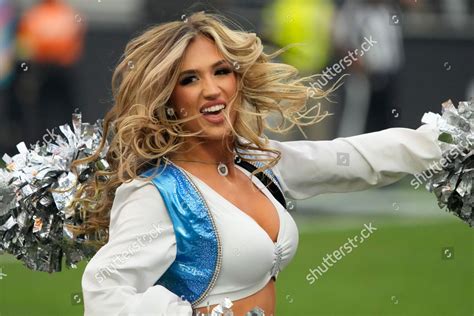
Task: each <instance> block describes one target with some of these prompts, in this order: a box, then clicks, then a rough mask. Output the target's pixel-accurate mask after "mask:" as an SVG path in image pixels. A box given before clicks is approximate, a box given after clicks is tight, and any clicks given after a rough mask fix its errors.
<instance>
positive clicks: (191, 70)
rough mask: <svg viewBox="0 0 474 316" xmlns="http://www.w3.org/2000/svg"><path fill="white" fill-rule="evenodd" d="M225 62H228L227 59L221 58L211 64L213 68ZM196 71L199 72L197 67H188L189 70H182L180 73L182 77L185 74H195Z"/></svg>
mask: <svg viewBox="0 0 474 316" xmlns="http://www.w3.org/2000/svg"><path fill="white" fill-rule="evenodd" d="M225 63H226V61H225V60H224V59H222V60H219V61H218V62H216V63H214V64H212V65H211V68H215V67H217V66H219V65H222V64H225ZM196 72H198V71H197V70H196V69H187V70H184V71H182V72H181V73H180V74H179V76H180V77H181V76H182V75H184V74H194V73H196Z"/></svg>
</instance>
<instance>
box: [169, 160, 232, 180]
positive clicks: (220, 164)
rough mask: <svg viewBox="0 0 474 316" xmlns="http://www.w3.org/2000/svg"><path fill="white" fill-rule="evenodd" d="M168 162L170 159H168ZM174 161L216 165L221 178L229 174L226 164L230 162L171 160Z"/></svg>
mask: <svg viewBox="0 0 474 316" xmlns="http://www.w3.org/2000/svg"><path fill="white" fill-rule="evenodd" d="M168 160H170V159H168ZM173 160H174V161H187V162H199V163H204V164H211V165H215V164H217V173H219V174H220V175H221V176H223V177H226V176H227V175H228V174H229V168H227V164H228V163H231V162H232V161H228V162H222V161H220V162H218V163H217V162H208V161H197V160H186V159H173Z"/></svg>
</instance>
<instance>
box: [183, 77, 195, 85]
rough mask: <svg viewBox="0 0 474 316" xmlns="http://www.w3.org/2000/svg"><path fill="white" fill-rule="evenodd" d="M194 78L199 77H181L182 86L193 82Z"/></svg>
mask: <svg viewBox="0 0 474 316" xmlns="http://www.w3.org/2000/svg"><path fill="white" fill-rule="evenodd" d="M193 79H197V78H196V76H188V77H184V78H183V79H181V81H180V82H179V84H180V85H182V86H185V85H187V84H190V83H191V82H193Z"/></svg>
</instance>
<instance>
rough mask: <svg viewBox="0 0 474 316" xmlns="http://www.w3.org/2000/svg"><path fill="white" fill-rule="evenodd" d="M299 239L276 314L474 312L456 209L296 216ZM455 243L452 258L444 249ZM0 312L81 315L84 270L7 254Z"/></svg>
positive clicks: (469, 231) (467, 234) (469, 257)
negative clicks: (346, 247) (358, 240)
mask: <svg viewBox="0 0 474 316" xmlns="http://www.w3.org/2000/svg"><path fill="white" fill-rule="evenodd" d="M297 222H298V225H299V227H300V243H299V248H298V252H297V254H296V257H295V259H294V260H293V261H292V262H291V263H290V265H289V266H288V267H287V268H286V269H285V270H284V271H283V272H281V273H280V275H279V278H278V281H277V283H276V285H277V291H278V304H277V315H364V316H365V315H417V316H418V315H430V316H433V315H460V316H461V315H464V316H472V315H474V308H473V300H474V299H473V297H474V288H473V283H474V273H473V268H474V265H473V264H474V260H473V255H474V235H473V232H474V231H473V228H469V227H468V225H467V224H465V223H462V222H461V221H459V220H457V219H456V218H454V217H453V216H450V217H449V218H448V217H442V218H441V219H431V220H429V219H426V218H398V217H375V216H372V217H370V218H369V217H365V218H364V217H355V218H349V219H347V218H346V217H344V219H343V220H342V219H341V217H311V218H306V217H305V218H297ZM369 222H372V225H373V226H374V227H376V228H377V231H375V232H373V234H372V235H371V236H370V237H369V238H368V239H366V240H365V241H364V243H363V244H360V245H359V246H358V247H357V248H356V249H354V250H353V251H352V252H351V253H349V254H346V256H345V257H343V258H342V259H341V260H339V261H338V262H337V263H336V264H334V266H333V267H331V268H329V270H328V271H327V272H326V273H324V274H323V275H322V276H321V277H320V278H319V280H317V281H316V282H315V283H313V284H312V285H310V284H309V282H308V281H307V280H306V274H307V273H308V269H309V268H313V267H315V266H317V265H319V264H321V262H322V260H323V257H324V256H325V255H326V253H332V252H333V251H334V250H336V249H338V248H339V247H340V246H341V245H342V244H344V243H345V242H346V241H347V238H348V237H351V236H354V235H356V234H359V232H360V230H361V229H362V228H363V226H364V224H365V223H369ZM445 247H452V250H453V251H452V255H451V258H450V259H448V258H446V257H443V253H442V252H443V248H445ZM0 266H1V267H2V271H3V273H4V274H6V275H7V276H4V277H3V278H2V280H0V290H1V294H0V315H1V316H17V315H18V316H20V315H48V316H53V315H61V316H62V315H82V314H83V306H82V305H81V301H80V299H81V298H80V296H75V295H76V294H78V295H80V292H81V273H82V270H83V269H84V266H85V264H84V263H82V264H80V265H79V266H78V269H76V270H67V269H66V270H64V271H63V272H61V273H56V274H52V275H49V274H47V273H39V272H33V271H29V270H28V269H26V268H25V267H23V266H22V264H21V263H18V262H15V260H14V259H12V258H11V257H10V256H6V255H3V256H1V257H0Z"/></svg>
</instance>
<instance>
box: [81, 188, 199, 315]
mask: <svg viewBox="0 0 474 316" xmlns="http://www.w3.org/2000/svg"><path fill="white" fill-rule="evenodd" d="M176 251H177V250H176V238H175V235H174V229H173V224H172V221H171V219H170V217H169V214H168V211H167V209H166V206H165V204H164V202H163V199H162V197H161V194H160V193H159V191H158V189H157V188H156V187H155V186H154V185H153V183H151V182H145V181H141V180H133V181H132V182H129V183H123V184H122V185H120V186H119V187H118V188H117V190H116V194H115V199H114V203H113V206H112V209H111V213H110V229H109V241H108V243H107V244H106V245H104V246H103V247H102V248H101V249H100V250H99V251H98V252H97V253H96V254H95V256H94V257H93V258H92V259H91V260H90V261H89V263H88V264H87V266H86V269H85V271H84V274H83V276H82V291H83V297H84V315H86V316H92V315H97V316H99V315H100V316H103V315H114V316H115V315H136V316H138V315H154V316H157V315H160V316H161V315H186V316H188V315H192V307H191V304H190V303H189V302H187V301H183V300H181V298H180V297H179V296H177V295H175V294H174V293H173V292H171V291H169V290H168V289H167V288H165V287H163V286H160V285H153V284H154V283H155V282H156V281H157V280H158V279H159V278H160V277H161V275H163V273H164V272H165V271H166V270H167V269H168V267H169V266H170V265H171V264H172V263H173V261H174V260H175V258H176Z"/></svg>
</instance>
